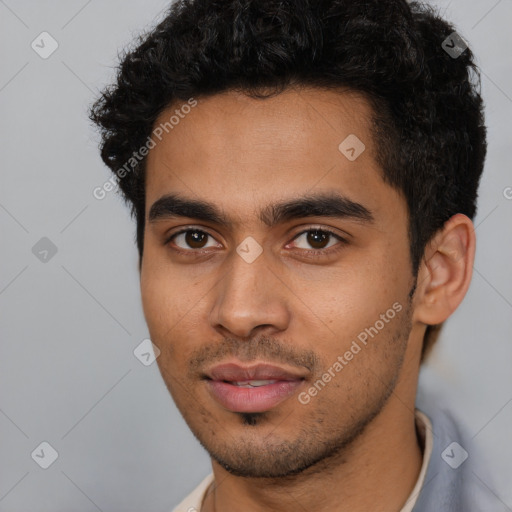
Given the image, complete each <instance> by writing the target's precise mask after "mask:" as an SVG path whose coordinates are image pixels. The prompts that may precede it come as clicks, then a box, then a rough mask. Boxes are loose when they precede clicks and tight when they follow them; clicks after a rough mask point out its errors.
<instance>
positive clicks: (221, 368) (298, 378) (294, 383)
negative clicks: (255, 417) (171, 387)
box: [204, 363, 305, 412]
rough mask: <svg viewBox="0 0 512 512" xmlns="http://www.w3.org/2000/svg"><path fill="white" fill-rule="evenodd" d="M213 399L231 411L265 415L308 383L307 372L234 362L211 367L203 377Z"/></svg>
mask: <svg viewBox="0 0 512 512" xmlns="http://www.w3.org/2000/svg"><path fill="white" fill-rule="evenodd" d="M204 379H205V381H206V385H207V387H208V390H209V392H210V393H211V395H212V397H213V398H214V399H215V400H216V401H217V402H218V403H219V404H220V405H221V406H223V407H224V408H225V409H227V410H229V411H232V412H265V411H268V410H270V409H272V408H274V407H276V406H277V405H278V404H280V403H281V402H283V401H284V400H286V399H287V398H289V397H290V396H291V395H293V394H294V392H295V391H296V390H297V388H298V387H300V386H301V385H302V384H303V382H304V381H305V375H304V373H299V372H298V371H297V370H295V371H293V370H288V369H285V368H282V367H278V366H274V365H269V364H258V365H255V366H250V367H248V366H241V365H239V364H235V363H229V364H222V365H218V366H215V367H213V368H211V369H210V370H209V371H207V372H206V373H205V375H204Z"/></svg>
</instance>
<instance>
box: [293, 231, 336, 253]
mask: <svg viewBox="0 0 512 512" xmlns="http://www.w3.org/2000/svg"><path fill="white" fill-rule="evenodd" d="M300 240H302V242H301V243H302V244H303V246H302V247H301V246H300V244H297V241H300ZM340 241H341V242H344V240H343V238H341V237H340V236H339V235H337V234H335V233H333V232H332V231H328V230H325V229H308V230H307V231H303V232H302V233H300V234H299V235H298V236H297V237H295V238H294V239H293V242H294V243H295V245H296V246H298V247H299V249H310V248H311V247H312V248H313V249H314V250H322V249H328V248H329V247H332V246H333V245H335V244H336V242H340ZM330 242H332V243H330ZM304 244H309V246H310V247H304Z"/></svg>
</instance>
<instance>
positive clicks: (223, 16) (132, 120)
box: [90, 0, 487, 355]
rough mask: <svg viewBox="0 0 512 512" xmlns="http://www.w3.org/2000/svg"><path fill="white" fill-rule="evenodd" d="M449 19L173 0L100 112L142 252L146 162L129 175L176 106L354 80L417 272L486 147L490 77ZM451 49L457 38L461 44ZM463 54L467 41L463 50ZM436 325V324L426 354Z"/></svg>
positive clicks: (472, 186) (243, 0)
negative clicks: (222, 95)
mask: <svg viewBox="0 0 512 512" xmlns="http://www.w3.org/2000/svg"><path fill="white" fill-rule="evenodd" d="M453 32H455V29H454V27H453V25H451V24H450V23H448V22H447V21H445V20H444V19H442V18H441V16H440V15H439V13H438V12H437V11H436V10H435V9H434V8H433V7H431V6H429V5H426V4H423V3H420V2H410V3H407V2H406V0H358V1H355V0H279V1H278V0H177V1H176V2H175V3H173V4H171V6H170V7H169V10H168V12H167V13H166V16H165V18H164V19H163V20H162V21H161V22H160V23H159V24H158V25H157V26H156V27H154V28H153V29H152V30H150V31H147V32H146V33H145V34H144V35H142V36H140V37H139V39H138V40H137V41H136V44H137V45H136V47H135V48H133V49H128V50H125V52H124V54H123V55H122V56H121V62H120V65H119V67H118V70H117V77H116V80H115V83H113V84H112V85H110V86H108V87H107V88H106V89H105V90H104V91H103V92H102V93H101V95H100V97H99V98H98V99H97V100H96V102H95V103H94V105H93V106H92V107H91V110H90V119H91V120H92V121H93V122H94V123H95V124H96V125H97V126H98V127H99V129H100V132H101V137H102V140H101V145H100V148H101V157H102V159H103V161H104V162H105V164H106V165H107V166H108V167H109V168H110V169H111V170H112V171H113V172H114V173H116V181H117V184H118V185H119V187H120V190H121V193H122V195H123V197H124V199H125V200H126V202H127V203H128V204H129V205H130V206H131V212H132V215H133V216H134V217H135V219H136V222H137V235H136V236H137V246H138V251H139V256H140V260H139V261H141V259H142V254H143V235H144V223H145V218H144V217H145V188H144V187H145V181H144V175H145V162H146V159H145V158H142V159H140V161H137V162H136V163H135V164H134V165H133V169H132V170H131V171H130V172H123V173H119V172H118V171H119V169H121V168H122V167H123V166H125V169H126V162H127V161H128V160H129V159H130V158H132V156H133V154H135V153H136V152H137V151H138V150H139V149H140V148H141V147H142V146H143V145H144V142H145V141H146V139H147V138H148V136H150V134H151V132H152V129H153V127H154V123H155V120H156V119H157V117H158V116H159V114H160V113H161V112H162V111H163V110H164V109H165V108H166V107H168V106H169V105H170V104H171V103H174V102H178V101H187V100H189V99H190V98H191V97H201V96H202V97H206V96H209V95H213V94H215V93H219V92H223V91H227V90H238V91H242V92H244V93H245V94H247V95H248V96H251V97H254V98H262V99H264V98H266V97H270V96H273V95H276V94H279V93H280V92H282V91H283V90H284V89H285V88H287V87H290V86H294V85H300V86H311V87H318V88H329V89H339V90H344V89H345V90H346V89H350V90H355V91H358V92H359V93H361V94H363V95H364V96H365V97H366V98H367V99H368V101H369V103H370V105H371V107H372V111H373V119H372V124H371V129H372V134H373V136H374V137H375V141H376V144H377V147H378V149H379V151H378V154H377V157H376V158H377V159H378V162H377V163H378V164H379V166H380V168H381V169H382V177H383V179H384V180H385V181H386V182H387V183H388V184H390V185H391V186H392V187H394V188H396V189H397V190H399V191H400V192H401V193H402V195H403V196H404V198H405V200H406V203H407V207H408V214H409V239H410V256H411V264H412V269H413V274H414V275H415V276H416V275H417V271H418V268H419V265H420V263H421V260H422V257H423V254H424V250H425V247H426V244H427V243H428V241H429V240H430V239H431V238H432V236H433V235H434V234H435V233H436V232H437V231H438V230H439V229H440V228H442V226H443V224H444V223H445V222H446V221H447V220H448V219H449V218H450V217H451V216H452V215H454V214H456V213H463V214H465V215H467V216H468V217H470V218H473V217H474V215H475V213H476V198H477V190H478V184H479V180H480V176H481V173H482V170H483V165H484V160H485V155H486V149H487V143H486V127H485V125H484V114H483V102H482V99H481V96H480V74H479V71H478V67H477V66H476V64H475V60H474V56H473V53H472V52H471V50H470V48H468V47H466V45H464V48H463V49H462V48H461V52H460V55H455V56H454V55H453V54H449V52H448V51H446V50H445V48H444V47H443V46H444V44H443V41H445V40H446V39H447V38H449V37H450V36H451V35H453ZM451 46H453V44H452V45H451ZM462 50H463V51H462ZM439 329H440V325H438V326H428V327H427V332H426V335H425V339H424V345H423V355H425V354H426V353H427V351H428V350H429V349H430V347H431V346H432V344H433V343H434V341H435V339H436V337H437V333H438V332H439Z"/></svg>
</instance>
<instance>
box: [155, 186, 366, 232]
mask: <svg viewBox="0 0 512 512" xmlns="http://www.w3.org/2000/svg"><path fill="white" fill-rule="evenodd" d="M175 217H189V218H193V219H198V220H201V221H206V222H213V223H215V224H218V225H220V226H223V227H229V226H231V225H232V224H233V221H230V219H229V217H227V216H226V215H225V214H224V213H223V212H222V211H221V210H220V209H219V208H218V207H217V206H216V205H215V204H213V203H210V202H208V201H204V200H196V199H188V198H184V197H181V196H179V195H177V194H166V195H164V196H162V197H160V199H157V200H156V201H155V202H154V203H153V205H152V206H151V208H150V210H149V215H148V220H149V222H156V221H158V220H164V219H171V218H175ZM304 217H335V218H340V219H349V220H356V221H360V222H365V223H373V222H374V217H373V215H372V212H371V211H370V210H369V209H368V208H366V207H365V206H363V205H362V204H360V203H357V202H355V201H352V200H351V199H349V198H347V197H345V196H343V195H340V194H338V193H334V192H333V193H318V194H307V195H304V196H302V197H299V198H296V199H290V200H287V201H282V202H277V203H272V204H270V205H268V206H266V207H265V208H263V209H262V210H260V212H259V219H260V220H261V222H263V223H264V224H266V225H267V226H268V227H273V226H275V225H277V224H280V223H285V222H288V221H290V220H293V219H298V218H304Z"/></svg>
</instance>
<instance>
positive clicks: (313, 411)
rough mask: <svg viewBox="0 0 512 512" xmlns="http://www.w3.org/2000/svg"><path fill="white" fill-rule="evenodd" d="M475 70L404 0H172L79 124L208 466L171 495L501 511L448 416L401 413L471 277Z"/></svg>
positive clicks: (478, 107) (292, 506)
mask: <svg viewBox="0 0 512 512" xmlns="http://www.w3.org/2000/svg"><path fill="white" fill-rule="evenodd" d="M472 76H478V72H477V68H476V66H475V64H474V60H473V54H472V52H471V50H470V49H469V48H467V45H466V44H465V43H464V41H463V40H462V39H461V38H460V36H458V35H457V34H456V32H455V30H454V28H453V27H452V26H451V25H450V24H449V23H447V22H446V21H444V20H442V19H441V18H440V17H439V16H438V15H437V14H436V13H435V12H434V11H433V10H432V9H431V8H428V7H427V6H422V5H419V4H416V3H411V4H407V3H406V2H405V1H404V0H388V1H382V0H365V1H358V2H354V1H349V0H330V1H327V0H324V1H318V0H310V1H309V0H285V1H279V2H278V1H276V0H270V1H260V2H255V1H250V0H237V1H228V0H225V1H218V2H212V1H211V0H210V1H206V0H201V1H199V0H197V1H180V2H176V3H175V4H173V5H172V6H171V8H170V11H169V13H168V15H167V17H166V18H165V19H164V20H163V21H162V22H161V23H160V24H159V25H158V26H157V27H156V28H155V29H154V30H153V31H151V32H150V33H148V34H147V35H146V36H145V37H144V38H143V40H142V41H141V42H140V45H139V46H138V47H137V48H136V49H134V50H133V51H131V52H129V53H127V54H126V55H125V56H124V58H123V61H122V64H121V67H120V70H119V74H118V77H117V81H116V83H115V84H114V86H112V87H110V88H109V89H107V90H106V91H105V92H104V94H103V95H102V97H101V98H100V99H99V100H98V101H97V102H96V104H95V105H94V106H93V108H92V110H91V119H92V120H93V121H94V122H95V123H96V124H97V125H98V126H99V127H100V128H101V130H102V135H103V141H102V148H101V154H102V158H103V160H104V161H105V163H106V164H107V165H108V166H109V167H110V168H111V169H112V171H113V172H114V173H115V175H116V180H117V181H118V184H119V187H120V189H121V191H122V193H123V195H124V197H125V199H126V200H127V202H128V203H129V204H130V206H131V208H132V212H133V214H134V216H135V218H136V221H137V243H138V250H139V255H140V280H141V292H142V301H143V308H144V314H145V318H146V320H147V323H148V327H149V331H150V334H151V339H152V341H153V343H154V344H155V345H156V346H157V347H158V348H159V350H160V351H161V354H160V356H159V357H158V359H157V361H158V365H159V368H160V371H161V374H162V377H163V379H164V381H165V384H166V385H167V387H168V389H169V391H170V393H171V395H172V397H173V399H174V401H175V403H176V405H177V407H178V408H179V410H180V411H181V413H182V415H183V417H184V419H185V420H186V422H187V424H188V425H189V427H190V429H191V430H192V432H193V433H194V435H195V436H196V437H197V439H198V440H199V442H200V443H201V444H202V445H203V446H204V448H205V449H206V450H207V451H208V453H209V454H210V456H211V459H212V467H213V473H212V474H211V475H209V476H208V477H207V478H206V479H205V480H203V482H202V483H201V484H200V485H199V486H198V487H197V488H196V489H195V491H194V492H193V493H192V494H190V495H189V496H188V497H187V498H185V499H184V501H183V502H182V503H181V504H180V505H178V506H177V507H176V508H175V509H174V510H175V511H176V512H184V511H192V510H197V511H199V510H200V511H201V512H213V511H216V512H231V511H240V510H243V511H268V510H272V511H292V510H293V511H295V510H308V511H309V510H314V511H317V512H320V511H327V510H329V511H339V512H345V511H369V510H372V511H381V512H384V511H386V512H391V511H397V512H398V511H402V512H404V511H411V510H414V511H415V512H420V511H421V512H423V511H436V512H438V511H461V510H463V511H465V512H466V511H472V510H475V511H476V510H501V509H500V506H501V504H500V502H499V501H498V500H497V499H496V498H495V497H494V496H492V495H491V494H490V493H489V492H488V490H487V489H486V488H485V487H484V486H483V485H480V484H479V482H480V481H481V480H480V479H479V478H478V474H477V473H475V468H477V466H475V465H472V464H473V462H474V461H475V460H476V459H477V456H476V451H473V448H471V447H470V446H469V441H468V439H467V438H466V437H464V434H463V432H462V430H461V428H460V427H459V426H458V425H457V423H456V422H455V421H454V419H453V418H452V417H451V415H450V414H449V412H447V411H443V410H442V409H441V408H439V407H434V406H433V404H430V405H428V404H426V406H425V408H424V410H420V408H419V407H418V408H415V404H416V392H417V381H418V373H419V369H420V365H421V362H422V361H423V360H424V358H425V356H426V354H427V353H428V351H429V349H430V348H431V346H432V344H433V343H434V341H435V339H436V337H437V334H438V332H439V329H440V327H441V325H442V324H443V322H444V321H445V320H446V319H447V318H448V317H449V316H450V315H451V314H452V313H453V312H454V311H455V309H456V308H457V307H458V305H459V304H460V303H461V301H462V299H463V298H464V295H465V294H466V291H467V289H468V286H469V284H470V280H471V273H472V265H473V259H474V253H475V233H474V226H473V223H472V221H471V219H472V218H473V217H474V215H475V211H476V196H477V188H478V183H479V179H480V175H481V172H482V169H483V164H484V159H485V153H486V129H485V126H484V121H483V106H482V100H481V97H480V95H479V93H478V91H477V84H475V83H474V82H473V81H472V80H471V78H472ZM468 455H470V457H469V458H468ZM477 471H478V469H477Z"/></svg>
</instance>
